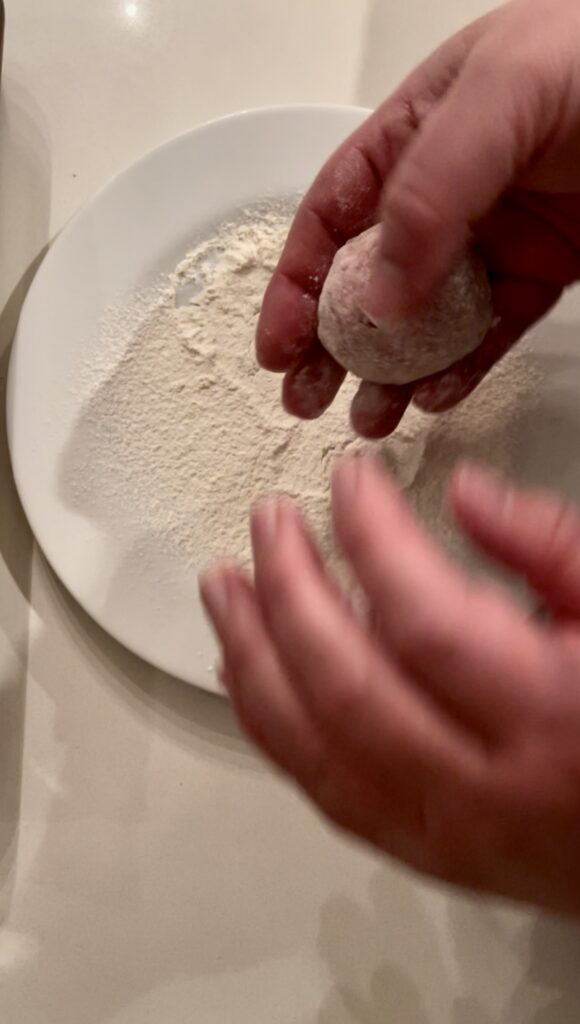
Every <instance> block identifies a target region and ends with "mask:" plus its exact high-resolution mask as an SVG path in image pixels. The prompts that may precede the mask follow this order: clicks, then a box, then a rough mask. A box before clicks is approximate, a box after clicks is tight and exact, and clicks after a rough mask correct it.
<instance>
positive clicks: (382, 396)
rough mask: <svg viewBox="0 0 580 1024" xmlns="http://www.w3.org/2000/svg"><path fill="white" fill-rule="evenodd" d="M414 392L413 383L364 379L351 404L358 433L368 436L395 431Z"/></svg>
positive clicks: (352, 421)
mask: <svg viewBox="0 0 580 1024" xmlns="http://www.w3.org/2000/svg"><path fill="white" fill-rule="evenodd" d="M412 394H413V390H412V388H411V387H395V386H393V385H390V384H371V383H369V382H368V381H363V382H362V383H361V385H360V387H359V389H358V391H357V393H356V395H355V397H354V399H353V402H352V407H351V423H352V425H353V427H354V429H355V430H356V432H357V434H360V435H361V436H362V437H368V438H369V439H375V438H379V437H386V436H387V434H392V432H393V430H395V429H396V428H397V427H398V425H399V423H400V422H401V419H402V418H403V416H404V414H405V410H406V409H407V407H408V405H409V403H410V401H411V398H412Z"/></svg>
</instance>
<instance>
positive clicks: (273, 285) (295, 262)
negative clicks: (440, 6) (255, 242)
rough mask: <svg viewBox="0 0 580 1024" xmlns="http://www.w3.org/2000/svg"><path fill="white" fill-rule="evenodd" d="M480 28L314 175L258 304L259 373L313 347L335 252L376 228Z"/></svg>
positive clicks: (418, 73) (428, 65)
mask: <svg viewBox="0 0 580 1024" xmlns="http://www.w3.org/2000/svg"><path fill="white" fill-rule="evenodd" d="M485 20H486V19H480V21H479V22H476V23H474V24H472V25H470V26H469V27H468V28H467V29H464V30H463V31H462V32H460V33H458V35H456V36H454V37H453V38H452V39H450V40H448V41H447V42H446V43H445V44H444V45H443V46H442V47H440V48H439V49H438V50H437V51H436V52H435V53H433V54H432V55H431V56H430V57H429V58H428V59H427V60H426V61H425V62H424V63H423V64H422V65H421V66H420V67H419V68H417V69H416V70H415V71H414V72H413V74H412V75H410V76H409V78H408V79H407V80H406V81H405V82H403V84H402V85H401V87H400V88H399V89H398V90H397V91H396V92H395V94H394V95H393V96H392V97H390V99H388V100H387V101H386V103H384V104H383V105H382V106H381V107H379V108H378V110H377V111H376V112H375V113H374V114H373V115H372V116H371V117H369V118H368V120H367V121H365V122H364V124H363V125H361V127H360V128H358V129H357V131H355V132H354V133H353V134H352V135H351V136H350V137H349V138H348V139H346V140H345V142H344V143H343V144H342V145H341V146H340V147H339V148H338V149H337V151H336V152H335V153H334V154H333V155H332V156H331V158H330V159H329V160H328V161H327V163H326V164H325V166H324V167H323V168H322V170H321V171H320V173H319V174H318V176H317V178H316V180H315V181H314V183H313V185H312V187H311V188H310V189H309V190H308V192H307V194H306V195H305V197H304V199H303V200H302V202H301V204H300V206H299V208H298V211H297V214H296V217H295V219H294V222H293V224H292V227H291V229H290V233H289V235H288V239H287V241H286V245H285V247H284V251H283V253H282V255H281V258H280V261H279V264H278V267H277V269H276V271H275V273H274V275H273V278H272V280H271V282H270V285H269V287H268V289H267V291H266V295H265V296H264V302H263V306H262V311H261V314H260V319H259V322H258V328H257V334H256V344H257V356H258V360H259V362H260V364H261V365H262V366H263V367H264V368H265V369H270V370H276V371H279V370H288V369H290V367H291V366H293V365H294V364H295V363H297V362H298V361H299V360H301V359H302V358H303V357H304V355H305V354H306V352H307V351H308V349H309V348H310V346H311V345H313V344H314V343H315V341H316V337H317V323H316V316H315V315H314V314H315V310H316V307H317V304H318V297H319V295H320V292H321V291H322V286H323V284H324V280H325V278H326V275H327V273H328V270H329V268H330V265H331V263H332V260H333V258H334V255H335V253H336V251H337V249H338V248H339V247H340V246H341V245H343V244H344V242H346V241H347V239H349V238H352V237H354V236H355V235H357V234H360V232H361V231H364V229H365V228H367V227H369V226H370V225H371V224H373V223H374V222H375V221H376V217H377V211H378V207H379V202H380V196H381V192H382V189H383V186H384V183H385V181H386V180H387V178H388V177H389V175H390V174H391V171H392V169H393V167H394V166H395V164H396V162H397V160H398V159H399V157H400V154H401V153H402V152H403V150H404V148H405V146H407V144H408V143H409V140H410V139H411V138H412V137H413V136H414V134H415V133H416V131H417V129H418V127H419V125H420V123H421V122H422V121H423V119H424V118H425V117H426V116H427V115H428V113H429V112H430V111H431V109H432V108H433V106H434V104H435V103H436V102H437V101H438V100H439V98H440V97H441V95H442V94H443V93H444V92H445V91H446V89H447V88H448V86H449V82H450V81H452V80H453V77H454V75H455V74H456V72H457V68H458V67H459V66H460V64H461V63H462V61H463V60H464V58H465V54H466V52H467V51H468V50H469V48H470V47H471V46H472V45H473V42H474V40H475V39H476V38H477V37H478V36H479V35H480V34H481V33H482V32H483V28H484V24H485Z"/></svg>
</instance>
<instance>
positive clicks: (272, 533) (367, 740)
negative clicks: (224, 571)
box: [252, 501, 471, 792]
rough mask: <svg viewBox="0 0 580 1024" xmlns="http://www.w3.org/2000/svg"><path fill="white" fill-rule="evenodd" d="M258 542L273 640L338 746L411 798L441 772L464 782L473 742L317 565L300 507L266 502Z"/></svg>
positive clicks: (255, 520) (258, 516) (259, 587)
mask: <svg viewBox="0 0 580 1024" xmlns="http://www.w3.org/2000/svg"><path fill="white" fill-rule="evenodd" d="M252 541H253V547H254V563H255V577H256V591H257V594H258V599H259V602H260V607H261V610H262V615H263V616H264V620H265V621H266V623H267V628H268V631H269V634H270V636H271V638H272V641H273V644H274V646H275V649H276V651H277V654H278V657H279V658H280V661H281V663H282V664H283V665H284V668H285V670H286V673H287V675H288V677H289V678H290V679H291V681H292V684H293V686H294V691H295V693H296V696H297V697H298V699H299V700H300V702H301V703H302V704H304V706H306V707H307V708H308V709H309V712H310V714H311V715H312V717H313V719H314V720H315V721H316V723H317V728H318V729H319V730H320V731H321V732H322V733H323V735H324V736H325V737H327V739H328V741H329V742H330V743H331V744H332V745H333V746H334V747H339V748H340V749H341V750H342V751H343V752H344V756H345V757H348V758H349V759H350V760H353V761H354V763H360V762H361V760H362V761H363V763H366V764H369V763H370V764H372V765H374V766H375V770H376V771H378V772H381V773H383V774H384V773H385V772H387V773H388V776H389V777H390V778H396V779H397V781H398V782H399V783H400V785H402V787H403V790H404V791H407V790H408V789H409V787H410V788H411V790H413V791H415V792H416V791H417V789H418V788H419V789H420V788H421V787H422V786H425V785H427V784H428V780H430V781H431V783H432V781H433V778H434V777H436V776H437V775H439V776H441V775H443V774H446V775H447V776H451V777H452V778H457V777H458V775H461V770H462V767H464V766H466V765H467V763H468V762H469V764H470V765H471V761H470V758H471V753H470V752H469V751H468V750H467V748H466V747H465V745H464V742H463V736H461V735H460V734H458V733H456V731H455V730H454V728H453V726H452V723H451V722H448V721H447V719H446V718H443V717H442V716H440V715H439V714H438V713H437V710H436V708H435V707H434V706H433V705H432V703H431V702H427V701H425V700H424V699H423V695H422V694H421V693H418V692H416V691H415V690H414V689H413V687H412V686H411V685H410V684H409V682H408V680H407V679H406V678H404V677H403V676H402V675H401V673H400V672H399V671H398V669H397V668H396V666H395V665H394V664H393V663H392V662H391V661H390V660H389V658H388V657H385V656H384V654H383V653H382V652H381V651H380V649H379V648H378V646H377V645H376V644H375V643H374V642H373V640H372V639H371V638H370V637H369V636H368V635H367V634H366V633H365V632H364V630H363V628H362V626H361V625H360V624H359V623H358V622H357V621H356V619H355V618H354V617H353V615H352V614H349V613H348V611H347V610H346V609H345V607H344V603H343V602H341V601H340V600H339V599H338V598H337V595H336V593H335V591H334V589H333V588H332V587H331V586H329V583H328V580H327V579H326V577H325V576H324V574H323V573H321V572H320V570H319V567H318V565H317V564H316V561H315V560H314V559H313V558H312V556H311V550H310V543H309V542H308V541H307V540H306V539H305V533H304V526H303V524H302V522H301V520H300V519H299V517H298V515H297V513H296V511H295V509H294V508H293V506H291V505H290V504H289V503H288V502H279V501H268V502H265V503H261V504H260V505H259V506H258V507H257V508H256V509H255V510H254V514H253V517H252ZM464 762H465V765H464ZM466 770H467V768H466Z"/></svg>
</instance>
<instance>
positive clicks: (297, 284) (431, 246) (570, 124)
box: [257, 0, 580, 437]
mask: <svg viewBox="0 0 580 1024" xmlns="http://www.w3.org/2000/svg"><path fill="white" fill-rule="evenodd" d="M378 220H381V221H382V223H383V229H384V230H383V235H382V249H381V254H380V260H379V262H378V263H377V265H376V266H375V267H374V268H373V272H372V275H371V281H370V284H369V309H370V311H371V312H373V313H375V314H376V315H378V316H388V315H402V314H406V313H409V312H414V311H416V310H418V309H420V308H421V307H422V306H423V305H424V304H425V303H426V302H427V301H428V300H429V298H430V297H431V296H432V294H433V292H434V290H435V289H436V288H437V286H438V285H439V284H440V283H441V282H442V281H443V279H444V278H445V277H446V275H447V274H448V273H449V271H450V269H451V266H452V264H453V262H454V261H455V259H456V258H457V257H458V255H459V253H460V252H461V250H462V249H463V247H464V246H465V244H466V243H467V242H468V240H469V239H470V238H471V237H474V239H475V242H476V244H477V246H478V248H479V249H480V251H481V253H482V255H483V258H484V260H485V262H486V265H487V269H488V273H489V276H490V280H491V283H492V290H493V301H494V309H495V313H496V315H497V316H498V317H499V318H500V322H499V323H497V324H496V326H495V327H493V328H492V329H491V330H490V331H489V333H488V334H487V336H486V337H485V339H484V340H483V342H482V344H481V345H480V347H479V348H478V349H476V351H475V352H473V353H471V354H470V355H469V356H467V357H465V358H464V359H462V360H461V361H460V362H459V363H456V364H455V365H454V366H453V367H451V368H450V369H448V370H445V371H443V372H442V373H439V374H437V375H436V376H434V377H431V378H427V379H424V380H423V381H420V382H418V383H417V384H416V385H409V386H405V387H395V386H392V385H377V384H370V383H363V384H362V385H361V387H360V390H359V392H358V394H357V396H356V398H355V400H354V403H353V410H352V419H353V424H354V427H355V429H356V430H357V431H358V432H359V433H361V434H363V435H365V436H368V437H380V436H384V435H385V434H388V433H390V432H391V431H392V430H393V429H394V428H395V427H396V425H397V423H398V422H399V420H400V418H401V416H402V415H403V413H404V411H405V409H406V407H407V405H408V404H409V402H410V401H411V400H414V401H415V402H416V404H418V405H419V406H420V407H421V408H423V409H425V410H427V411H430V412H440V411H443V410H445V409H448V408H450V407H451V406H453V405H455V404H456V403H457V402H459V401H461V400H462V399H463V398H465V397H466V396H467V395H468V394H469V393H470V392H471V391H472V390H473V389H474V388H475V387H476V386H477V384H479V382H480V381H481V380H482V378H483V377H484V376H485V374H486V373H487V372H488V370H489V369H490V368H491V367H492V366H493V364H494V363H495V362H497V360H498V359H500V358H501V357H502V356H503V355H504V354H505V352H506V351H507V350H508V349H509V348H510V347H511V346H512V345H513V344H514V342H515V341H517V339H518V338H519V337H521V335H522V334H523V333H524V332H525V331H526V330H527V329H528V328H529V327H530V326H531V325H532V324H533V323H535V322H536V321H537V320H538V319H540V318H541V317H543V316H544V315H545V314H546V313H547V311H548V310H549V309H550V308H551V307H552V306H553V305H554V303H555V302H556V301H557V300H558V298H559V296H560V295H561V293H562V290H563V289H564V288H565V287H566V286H568V285H570V284H571V283H573V282H575V281H577V280H578V279H579V278H580V4H579V3H578V0H512V2H511V3H509V4H507V5H506V6H504V7H501V8H499V9H498V10H496V11H493V12H492V13H491V14H488V15H486V16H485V17H483V18H481V19H479V20H478V21H476V22H474V23H473V24H472V25H470V26H469V27H468V28H466V29H464V30H463V31H462V32H460V33H459V34H458V35H456V36H454V37H453V38H452V39H451V40H449V41H448V42H447V43H446V44H445V45H443V46H442V47H441V48H440V49H439V50H437V51H436V52H435V53H434V54H432V56H431V57H429V58H428V59H427V61H425V63H424V64H422V65H421V66H420V67H419V68H418V69H417V70H416V71H415V72H413V74H412V75H411V76H410V77H409V78H408V79H407V80H406V81H405V82H404V83H403V84H402V85H401V86H400V88H399V89H398V90H397V92H396V93H395V94H394V95H393V96H392V97H391V98H390V99H389V100H387V102H386V103H385V104H383V106H381V107H380V108H379V109H378V110H377V111H376V112H375V113H374V114H373V115H372V117H370V118H369V119H368V120H367V121H366V122H365V123H364V124H363V125H362V126H361V127H360V128H359V129H358V131H356V132H355V133H354V135H352V136H351V137H350V138H349V139H347V141H346V142H345V143H344V144H343V145H342V146H341V147H340V149H339V150H338V151H337V152H336V153H335V154H334V156H332V157H331V159H330V160H329V161H328V163H327V164H326V166H325V167H324V168H323V169H322V171H321V172H320V174H319V175H318V177H317V179H316V181H315V182H314V184H313V185H312V187H311V189H310V190H309V192H308V193H307V195H306V196H305V198H304V199H303V201H302V203H301V205H300V207H299V210H298V212H297V214H296V218H295V220H294V224H293V226H292V229H291V231H290V234H289V236H288V240H287V243H286V246H285V249H284V252H283V254H282V257H281V259H280V263H279V265H278V268H277V270H276V272H275V274H274V276H273V278H272V281H271V282H270V285H269V287H268V290H267V292H266V296H265V298H264V304H263V308H262V314H261V317H260V322H259V325H258V335H257V350H258V359H259V361H260V363H261V364H262V365H263V366H264V367H266V368H267V369H270V370H275V371H283V372H284V373H285V374H286V378H285V383H284V402H285V405H286V408H287V409H288V411H289V412H292V413H294V414H295V415H297V416H301V417H304V418H313V417H315V416H319V415H320V414H321V413H322V412H323V411H324V409H326V408H327V406H328V405H330V403H331V402H332V400H333V398H334V397H335V395H336V393H337V391H338V389H339V388H340V386H341V383H342V381H343V379H344V371H343V370H342V369H341V368H340V367H339V366H338V364H337V363H335V362H334V360H333V359H332V358H331V357H330V356H329V355H328V354H327V353H326V352H325V350H324V349H323V348H322V346H321V345H320V342H319V341H318V338H317V310H318V299H319V296H320V292H321V290H322V285H323V283H324V279H325V277H326V274H327V273H328V270H329V268H330V264H331V262H332V259H333V257H334V254H335V252H336V250H337V248H339V247H340V246H341V245H342V244H344V242H345V241H347V239H348V238H351V237H352V236H354V235H356V234H358V233H359V232H361V231H362V230H364V229H365V228H366V227H368V226H369V225H370V224H372V223H374V222H376V221H378Z"/></svg>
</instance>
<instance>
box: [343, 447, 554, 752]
mask: <svg viewBox="0 0 580 1024" xmlns="http://www.w3.org/2000/svg"><path fill="white" fill-rule="evenodd" d="M333 508H334V516H335V528H336V532H337V535H338V538H339V541H340V543H341V545H342V546H343V548H344V550H345V553H346V555H347V557H348V559H349V562H350V564H351V566H352V568H353V570H354V572H355V574H356V576H357V578H358V580H359V582H360V584H361V586H362V588H363V590H364V592H365V593H366V595H367V597H368V600H369V603H370V605H371V607H372V608H373V610H374V614H375V621H376V622H377V623H378V625H379V628H380V633H381V637H382V640H383V644H384V646H385V648H386V650H387V652H388V653H389V654H390V656H391V657H393V658H396V659H397V663H398V664H399V665H401V666H402V669H403V671H405V672H406V674H407V675H409V674H411V675H412V676H413V678H414V679H415V680H416V681H418V682H419V684H420V685H421V686H422V687H424V690H425V692H426V693H429V694H430V696H431V698H432V699H433V698H436V700H437V701H438V703H439V705H440V706H443V707H445V708H447V709H449V710H450V711H451V712H452V713H453V715H454V716H457V717H458V718H459V719H460V720H461V721H462V722H463V723H464V724H465V725H466V726H468V727H469V728H470V729H472V730H473V731H475V732H476V733H478V734H479V735H483V737H484V738H486V739H487V738H493V737H495V736H501V735H502V734H503V733H504V732H505V729H506V728H508V725H509V727H510V728H511V727H512V725H513V718H512V717H511V716H513V715H514V714H515V713H516V712H517V714H518V715H519V719H518V720H519V721H520V722H522V723H524V722H526V721H528V715H529V708H530V705H531V704H532V703H533V699H534V697H535V695H536V693H538V694H540V693H543V692H544V687H545V682H544V675H545V666H546V657H547V655H546V652H545V650H544V639H543V637H542V635H541V634H539V633H536V631H535V630H534V629H533V627H532V626H531V625H530V624H529V623H528V622H527V621H526V619H525V617H524V615H523V613H521V612H520V611H519V610H518V609H517V608H516V607H515V606H513V605H512V604H511V603H510V602H509V601H508V600H507V598H505V597H504V596H503V595H502V594H501V593H500V592H499V591H498V592H496V591H495V590H493V591H492V590H488V589H485V590H484V589H483V588H482V587H480V586H476V585H475V584H474V583H472V582H471V581H470V580H469V579H468V577H466V576H464V575H463V574H462V573H461V572H460V571H459V570H458V569H456V568H455V567H454V566H453V565H452V564H451V563H450V562H449V561H448V560H447V559H446V557H445V556H444V555H443V553H442V552H441V551H440V550H439V549H438V548H437V547H436V545H435V544H434V543H433V542H432V541H431V539H430V538H429V537H428V536H427V535H426V534H425V533H424V532H423V530H422V529H420V527H419V526H418V524H417V523H416V521H415V519H414V517H413V515H412V513H411V510H410V509H409V507H408V505H407V504H406V503H405V502H404V500H403V498H402V496H401V494H400V493H399V491H398V490H397V488H396V487H395V485H394V484H393V483H392V482H391V481H390V479H389V478H388V477H387V476H386V475H385V474H384V473H382V472H381V471H380V470H379V468H378V467H377V466H375V465H374V463H373V461H372V460H370V459H368V458H356V459H348V460H346V461H345V462H344V463H343V464H341V466H340V467H339V468H338V470H337V471H336V472H335V475H334V480H333Z"/></svg>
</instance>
